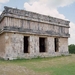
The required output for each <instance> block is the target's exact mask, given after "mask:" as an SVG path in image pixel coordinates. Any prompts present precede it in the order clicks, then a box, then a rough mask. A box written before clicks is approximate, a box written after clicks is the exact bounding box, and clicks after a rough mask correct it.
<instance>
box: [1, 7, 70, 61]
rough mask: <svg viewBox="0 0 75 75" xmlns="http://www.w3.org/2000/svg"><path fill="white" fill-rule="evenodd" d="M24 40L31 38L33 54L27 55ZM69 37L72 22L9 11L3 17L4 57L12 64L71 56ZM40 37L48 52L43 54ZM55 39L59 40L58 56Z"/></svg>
mask: <svg viewBox="0 0 75 75" xmlns="http://www.w3.org/2000/svg"><path fill="white" fill-rule="evenodd" d="M24 36H28V37H29V38H28V41H29V47H28V52H29V53H24ZM69 36H70V35H69V21H65V20H62V19H57V18H54V17H51V16H46V15H41V14H37V13H34V12H29V11H25V10H19V9H16V8H10V7H5V9H4V11H3V12H2V14H1V16H0V57H2V58H4V59H10V60H12V59H17V58H36V57H38V56H39V57H50V56H59V55H62V54H63V55H68V54H69V52H68V37H69ZM39 37H43V38H45V39H46V40H45V43H46V45H45V46H46V52H42V53H41V52H40V51H39ZM55 38H58V39H59V42H58V43H59V50H58V52H55V40H54V39H55Z"/></svg>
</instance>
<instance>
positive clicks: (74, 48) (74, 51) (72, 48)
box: [68, 44, 75, 54]
mask: <svg viewBox="0 0 75 75" xmlns="http://www.w3.org/2000/svg"><path fill="white" fill-rule="evenodd" d="M68 49H69V53H72V54H75V45H74V44H71V45H69V46H68Z"/></svg>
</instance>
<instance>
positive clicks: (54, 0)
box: [24, 0, 75, 44]
mask: <svg viewBox="0 0 75 75" xmlns="http://www.w3.org/2000/svg"><path fill="white" fill-rule="evenodd" d="M73 2H75V0H30V1H29V2H25V3H24V8H25V9H26V10H28V11H33V12H37V13H40V14H45V15H50V16H53V17H57V18H61V19H66V18H65V16H64V15H63V14H60V13H59V12H58V10H57V9H58V7H64V6H68V5H70V4H72V3H73ZM70 27H71V28H70V34H71V36H70V38H69V44H72V43H73V44H75V42H74V40H75V38H74V37H75V24H74V23H72V22H71V23H70Z"/></svg>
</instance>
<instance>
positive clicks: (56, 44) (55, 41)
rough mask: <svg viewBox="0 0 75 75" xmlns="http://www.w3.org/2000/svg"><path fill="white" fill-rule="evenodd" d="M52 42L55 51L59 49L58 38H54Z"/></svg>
mask: <svg viewBox="0 0 75 75" xmlns="http://www.w3.org/2000/svg"><path fill="white" fill-rule="evenodd" d="M54 43H55V52H58V51H59V39H58V38H55V39H54Z"/></svg>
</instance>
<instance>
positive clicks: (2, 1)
mask: <svg viewBox="0 0 75 75" xmlns="http://www.w3.org/2000/svg"><path fill="white" fill-rule="evenodd" d="M6 2H9V0H0V3H6Z"/></svg>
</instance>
